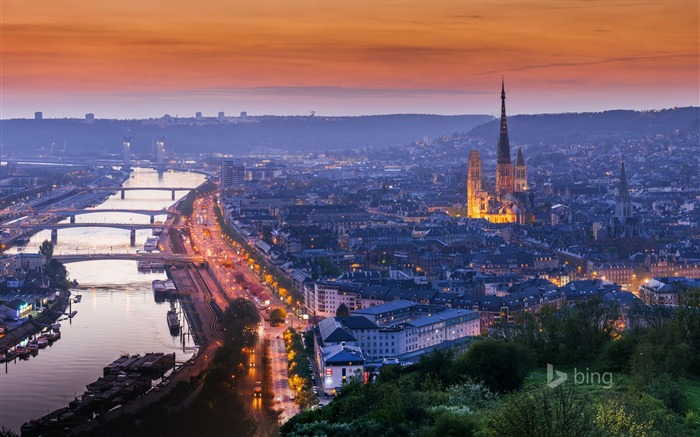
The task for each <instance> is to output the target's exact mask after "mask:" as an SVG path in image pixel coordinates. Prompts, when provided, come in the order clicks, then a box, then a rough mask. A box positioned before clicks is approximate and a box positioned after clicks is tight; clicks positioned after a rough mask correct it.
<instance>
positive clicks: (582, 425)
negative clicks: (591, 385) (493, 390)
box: [484, 384, 594, 437]
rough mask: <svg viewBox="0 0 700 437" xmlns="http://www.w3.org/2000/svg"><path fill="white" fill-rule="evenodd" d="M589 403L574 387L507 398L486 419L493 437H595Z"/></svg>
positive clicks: (537, 390)
mask: <svg viewBox="0 0 700 437" xmlns="http://www.w3.org/2000/svg"><path fill="white" fill-rule="evenodd" d="M591 419H592V412H591V409H590V399H589V398H588V395H587V394H586V393H585V392H582V391H579V390H578V389H576V387H575V386H574V385H572V384H562V385H560V386H558V387H557V388H554V389H552V388H549V387H547V386H544V387H540V388H538V389H536V390H533V391H529V392H518V393H514V394H512V395H510V396H508V397H506V398H505V399H504V401H503V403H502V404H501V405H500V407H499V408H498V409H496V410H495V411H494V412H493V413H492V414H490V415H489V416H488V417H487V419H486V425H485V428H484V434H485V435H486V436H493V437H541V436H552V437H593V435H594V434H593V426H592V420H591Z"/></svg>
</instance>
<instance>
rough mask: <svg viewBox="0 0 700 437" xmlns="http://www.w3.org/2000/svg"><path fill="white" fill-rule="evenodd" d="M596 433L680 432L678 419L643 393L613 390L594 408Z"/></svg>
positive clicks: (632, 436) (651, 435)
mask: <svg viewBox="0 0 700 437" xmlns="http://www.w3.org/2000/svg"><path fill="white" fill-rule="evenodd" d="M593 423H594V424H595V428H596V435H598V436H603V437H662V436H681V435H684V434H685V432H684V429H683V426H682V424H681V422H680V421H679V420H677V419H676V418H675V417H674V416H673V414H672V413H670V412H669V411H668V410H667V409H666V408H665V407H664V406H663V403H662V402H661V401H659V400H658V399H655V398H653V397H652V396H650V395H648V394H646V393H640V392H636V391H635V392H631V393H626V394H621V395H619V394H612V395H611V396H610V397H609V398H608V399H607V400H606V401H604V402H602V403H600V404H598V406H597V407H596V409H595V416H594V418H593Z"/></svg>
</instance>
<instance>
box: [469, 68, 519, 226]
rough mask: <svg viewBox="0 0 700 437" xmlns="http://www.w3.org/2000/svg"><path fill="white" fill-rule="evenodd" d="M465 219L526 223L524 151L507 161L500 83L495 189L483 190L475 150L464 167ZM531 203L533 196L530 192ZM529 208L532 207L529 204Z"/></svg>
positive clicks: (504, 114)
mask: <svg viewBox="0 0 700 437" xmlns="http://www.w3.org/2000/svg"><path fill="white" fill-rule="evenodd" d="M467 166H468V167H467V217H469V218H483V219H486V220H488V221H490V222H492V223H521V224H523V223H527V222H528V221H529V220H530V217H531V215H530V214H529V212H528V209H527V206H526V205H527V203H528V199H527V195H526V191H527V168H526V166H525V160H524V159H523V152H522V150H521V149H520V148H518V156H517V158H516V160H515V165H513V163H512V161H511V159H510V143H509V142H508V123H507V120H506V91H505V84H504V82H503V81H501V133H500V136H499V138H498V149H497V159H496V187H495V189H494V190H493V191H491V192H489V191H487V190H486V189H484V188H483V187H482V175H481V157H480V156H479V152H478V151H477V150H472V151H471V152H470V153H469V161H468V164H467ZM530 203H532V193H530ZM530 206H532V205H530Z"/></svg>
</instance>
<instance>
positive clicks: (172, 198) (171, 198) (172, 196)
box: [170, 190, 175, 200]
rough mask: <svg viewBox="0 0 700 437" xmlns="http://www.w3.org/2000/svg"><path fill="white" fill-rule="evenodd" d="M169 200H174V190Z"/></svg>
mask: <svg viewBox="0 0 700 437" xmlns="http://www.w3.org/2000/svg"><path fill="white" fill-rule="evenodd" d="M170 200H175V190H173V191H171V192H170Z"/></svg>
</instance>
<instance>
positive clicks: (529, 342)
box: [489, 298, 619, 365]
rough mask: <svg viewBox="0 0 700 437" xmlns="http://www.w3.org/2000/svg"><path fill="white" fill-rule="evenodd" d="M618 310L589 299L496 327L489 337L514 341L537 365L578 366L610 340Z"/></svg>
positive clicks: (551, 308)
mask: <svg viewBox="0 0 700 437" xmlns="http://www.w3.org/2000/svg"><path fill="white" fill-rule="evenodd" d="M618 318H619V308H617V307H616V306H614V305H610V304H607V303H604V302H603V301H602V299H597V298H595V299H590V300H588V301H585V302H579V303H577V304H576V305H573V306H567V307H564V308H562V309H561V310H558V311H557V310H556V308H554V307H551V306H550V307H545V308H543V309H542V310H541V311H540V312H539V313H537V314H530V313H526V314H524V315H522V316H521V318H520V320H518V321H517V323H516V324H515V325H505V326H496V327H495V328H494V329H492V330H491V331H490V332H489V336H491V337H497V338H506V339H510V340H513V341H516V342H518V343H520V344H522V345H524V346H526V347H527V348H529V349H531V350H533V351H534V352H535V354H536V357H537V362H538V364H540V365H544V364H546V363H562V364H564V363H581V362H587V361H591V360H592V359H593V358H595V357H596V356H597V355H598V354H599V353H600V351H601V349H603V348H604V347H605V346H606V345H607V344H608V342H610V340H611V339H612V337H613V334H614V332H615V329H614V326H615V325H614V323H615V321H616V320H617V319H618Z"/></svg>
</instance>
